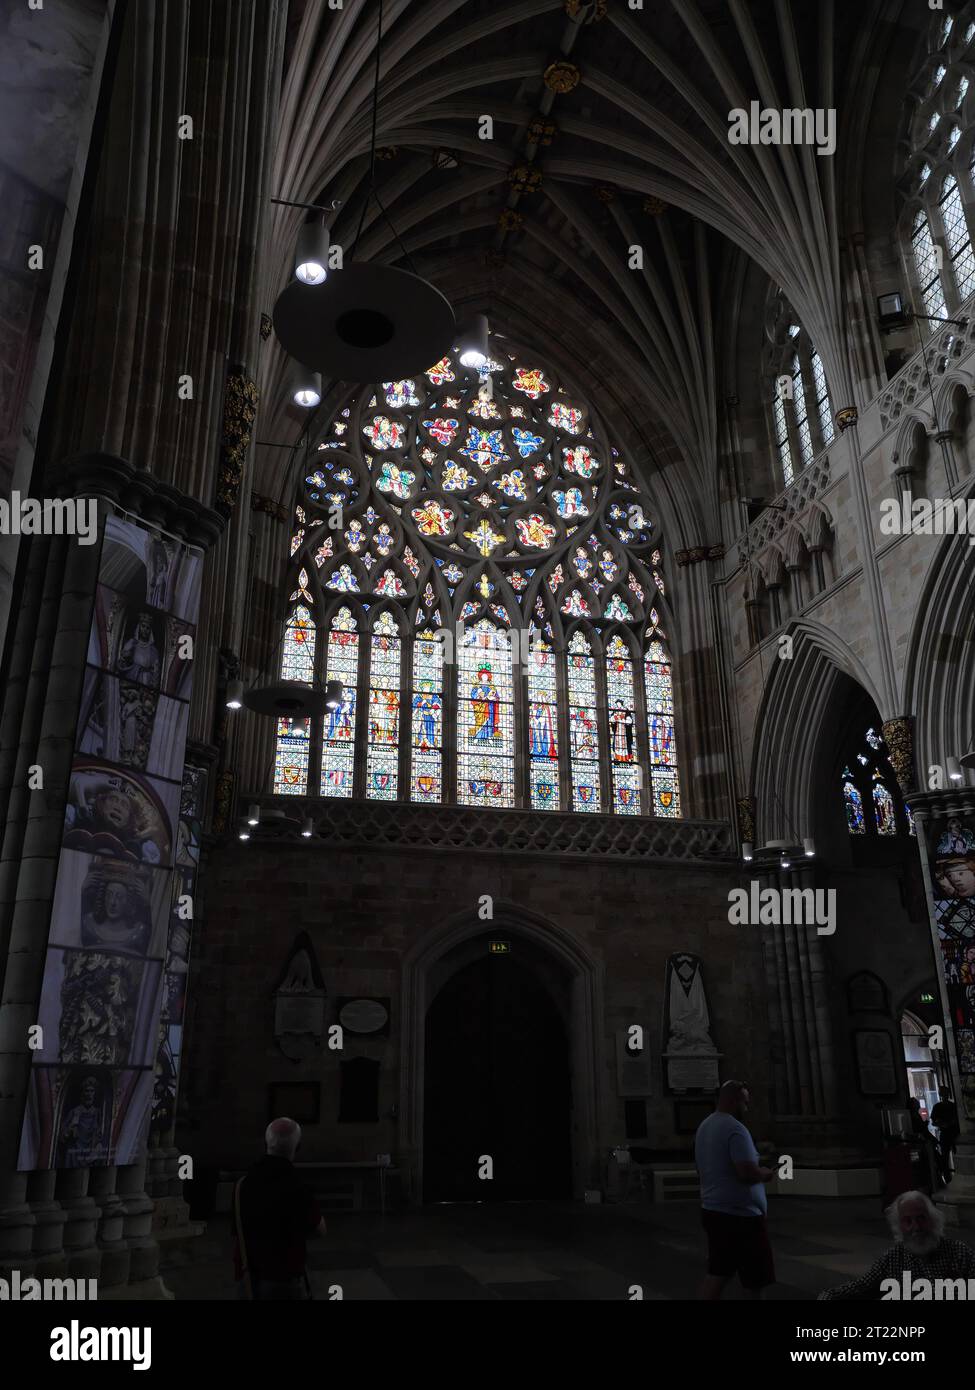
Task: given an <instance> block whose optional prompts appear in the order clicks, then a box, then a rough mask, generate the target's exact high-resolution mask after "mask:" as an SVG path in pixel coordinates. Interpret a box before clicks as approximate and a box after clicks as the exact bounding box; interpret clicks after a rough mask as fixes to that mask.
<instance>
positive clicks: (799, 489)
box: [738, 452, 830, 565]
mask: <svg viewBox="0 0 975 1390" xmlns="http://www.w3.org/2000/svg"><path fill="white" fill-rule="evenodd" d="M829 482H830V474H829V453H828V452H824V453H822V454H820V455H819V457H818V458H816V459H813V461H812V463H811V464H810V465H809V467H808V468H805V469H803V471H802V472H801V473H800V474H799V476H798V477H797V478H796V479H795V480H794V481H793V482H792V483H790V485H789V486H788V487H787V488H785V489H784V491H782V492H780V493H779V495H778V497H773V498H772V500H771V502H769V503H768V505H767V506H766V508H765V510H764V511H763V512H762V514H761V516H759V517H756V519H755V520H754V521H753V522H752V524H751V526H749V528H748V530H747V531H746V532H745V533H744V535H742V536H740V537H739V539H738V563H739V564H742V565H743V564H744V563H745V562H746V560H747V559H748V558H749V557H751V558H752V559H754V558H755V556H756V555H758V554H759V553H760V552H761V551H762V550H763V549H764V547H765V546H766V545H768V543H769V542H770V541H774V540H775V539H776V538H777V537H778V536H780V535H781V534H782V532H783V531H785V530H787V529H788V527H789V526H791V524H792V522H793V521H794V520H795V518H796V517H797V516H799V514H800V513H801V512H804V511H805V510H806V508H807V507H808V506H809V505H810V503H812V502H815V501H816V499H817V498H819V497H821V496H822V495H823V493H824V492H825V491H826V489H827V488H828V487H829Z"/></svg>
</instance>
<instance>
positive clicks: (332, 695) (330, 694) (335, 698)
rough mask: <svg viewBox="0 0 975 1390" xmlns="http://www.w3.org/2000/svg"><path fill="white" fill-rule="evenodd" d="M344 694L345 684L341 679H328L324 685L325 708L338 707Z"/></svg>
mask: <svg viewBox="0 0 975 1390" xmlns="http://www.w3.org/2000/svg"><path fill="white" fill-rule="evenodd" d="M344 694H345V686H344V685H343V684H342V682H341V681H328V682H326V685H325V706H326V708H327V709H338V708H339V706H340V705H341V703H342V696H343V695H344Z"/></svg>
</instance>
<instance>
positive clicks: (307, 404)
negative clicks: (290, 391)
mask: <svg viewBox="0 0 975 1390" xmlns="http://www.w3.org/2000/svg"><path fill="white" fill-rule="evenodd" d="M321 400H322V374H321V372H311V371H309V370H308V368H307V367H299V368H298V372H297V375H296V377H295V389H294V402H295V405H300V406H302V407H303V409H305V410H313V409H314V408H315V406H316V405H320V404H321Z"/></svg>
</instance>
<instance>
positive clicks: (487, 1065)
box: [400, 900, 602, 1204]
mask: <svg viewBox="0 0 975 1390" xmlns="http://www.w3.org/2000/svg"><path fill="white" fill-rule="evenodd" d="M486 926H489V929H487V930H486ZM492 941H505V942H507V943H509V945H510V950H509V951H507V952H504V953H494V952H491V950H490V943H491V942H492ZM509 967H510V968H509ZM403 990H404V994H403V1013H402V1017H403V1066H402V1072H401V1097H402V1105H401V1160H400V1161H401V1163H402V1166H403V1167H404V1168H405V1169H406V1170H407V1171H408V1173H409V1178H408V1182H409V1191H410V1196H411V1200H412V1201H413V1202H414V1203H416V1204H419V1203H421V1202H436V1201H504V1200H532V1199H535V1200H557V1199H559V1198H562V1199H565V1198H568V1197H576V1198H581V1197H582V1196H583V1194H584V1192H585V1189H586V1188H587V1187H591V1186H594V1185H596V1183H597V1181H598V1152H599V1146H598V1137H597V1113H598V1104H597V1079H598V1076H599V1074H600V1066H599V1060H598V1059H599V1056H600V1055H601V1047H600V1042H599V1038H598V1031H599V1030H598V1029H597V1027H596V1021H597V1020H599V1019H601V1018H602V1007H601V1004H602V999H601V991H602V981H601V972H600V970H599V967H598V966H597V965H596V964H595V962H593V961H592V960H591V959H590V958H589V956H588V954H587V953H585V952H584V951H583V950H582V949H581V948H580V947H579V945H578V944H577V943H576V942H575V941H573V939H572V938H571V937H569V936H568V935H567V934H566V933H564V932H562V931H560V930H559V929H557V928H556V927H554V926H553V925H552V924H551V923H549V922H546V921H545V920H544V919H541V918H534V917H532V916H531V915H529V914H525V913H523V912H520V911H516V910H514V909H511V908H504V907H503V906H502V905H501V904H499V903H498V902H497V900H496V901H495V905H494V920H493V922H492V923H490V924H485V923H484V922H481V921H478V920H477V919H476V917H475V918H474V920H471V919H470V918H468V917H464V918H463V919H460V920H457V919H455V920H454V921H453V922H452V923H448V924H447V925H446V926H445V927H444V928H443V929H442V930H441V931H440V932H437V933H434V934H432V935H431V936H430V937H428V938H427V940H426V941H425V942H423V943H421V944H420V945H419V946H418V947H416V948H414V950H413V951H412V952H411V953H410V955H409V957H408V958H407V959H406V960H405V961H404V979H403ZM482 1155H489V1156H490V1157H491V1158H492V1160H493V1169H494V1176H493V1177H491V1178H482V1177H479V1176H478V1173H479V1171H483V1170H484V1169H483V1165H482V1164H480V1162H479V1160H480V1158H481V1156H482Z"/></svg>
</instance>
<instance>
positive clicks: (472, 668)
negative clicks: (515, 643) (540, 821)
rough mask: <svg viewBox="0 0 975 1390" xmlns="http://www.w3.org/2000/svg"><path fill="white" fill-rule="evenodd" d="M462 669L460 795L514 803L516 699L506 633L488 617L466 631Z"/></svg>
mask: <svg viewBox="0 0 975 1390" xmlns="http://www.w3.org/2000/svg"><path fill="white" fill-rule="evenodd" d="M457 665H458V672H457V800H458V801H460V802H461V803H462V804H463V805H466V806H513V805H514V804H515V760H514V751H515V736H514V704H513V698H512V697H513V690H512V678H511V646H510V643H509V641H508V636H507V633H506V632H504V631H503V630H502V629H501V628H497V627H495V626H494V624H493V623H491V622H489V621H488V620H487V619H486V618H481V619H480V620H479V621H478V622H477V623H475V624H474V626H473V627H471V628H467V629H465V631H464V640H463V644H462V645H461V647H460V649H459V651H458V663H457Z"/></svg>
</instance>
